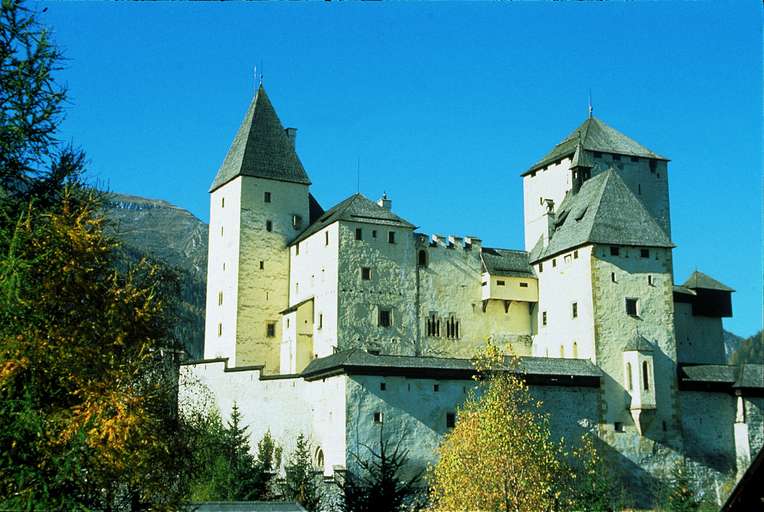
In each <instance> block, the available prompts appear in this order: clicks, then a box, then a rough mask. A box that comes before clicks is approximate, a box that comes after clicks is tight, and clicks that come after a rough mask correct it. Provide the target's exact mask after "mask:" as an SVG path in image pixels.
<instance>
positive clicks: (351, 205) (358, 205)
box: [289, 194, 415, 245]
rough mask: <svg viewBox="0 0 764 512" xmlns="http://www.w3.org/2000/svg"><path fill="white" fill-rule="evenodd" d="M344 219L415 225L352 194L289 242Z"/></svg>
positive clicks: (362, 197) (383, 223)
mask: <svg viewBox="0 0 764 512" xmlns="http://www.w3.org/2000/svg"><path fill="white" fill-rule="evenodd" d="M338 220H344V221H348V222H364V223H367V224H382V225H385V226H395V227H400V228H409V229H414V228H415V226H414V225H413V224H411V223H410V222H408V221H406V220H404V219H402V218H401V217H398V216H397V215H396V214H394V213H393V212H391V211H390V210H388V209H387V208H383V207H381V206H379V205H378V204H377V203H375V202H374V201H372V200H370V199H368V198H366V197H364V196H363V194H353V195H352V196H350V197H348V198H347V199H345V200H344V201H341V202H340V203H339V204H337V205H336V206H334V207H333V208H330V209H329V210H328V211H326V212H324V214H323V215H321V216H320V217H319V218H318V219H317V220H316V221H315V222H314V223H312V224H311V225H310V226H308V227H307V228H305V231H303V232H302V233H300V236H298V237H297V238H295V239H294V241H292V243H291V244H289V245H294V244H296V243H298V242H301V241H303V240H305V239H306V238H308V237H309V236H310V235H312V234H314V233H317V232H319V231H321V230H322V229H324V228H325V227H326V226H328V225H330V224H332V223H333V222H337V221H338Z"/></svg>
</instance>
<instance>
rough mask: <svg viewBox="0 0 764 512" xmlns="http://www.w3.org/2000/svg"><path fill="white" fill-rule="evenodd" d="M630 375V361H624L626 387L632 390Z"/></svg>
mask: <svg viewBox="0 0 764 512" xmlns="http://www.w3.org/2000/svg"><path fill="white" fill-rule="evenodd" d="M631 379H632V376H631V363H626V389H627V390H629V391H632V390H633V389H634V386H633V385H632V380H631Z"/></svg>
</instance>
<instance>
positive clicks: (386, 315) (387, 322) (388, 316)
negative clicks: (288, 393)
mask: <svg viewBox="0 0 764 512" xmlns="http://www.w3.org/2000/svg"><path fill="white" fill-rule="evenodd" d="M392 317H393V315H392V311H390V310H389V309H380V310H379V326H380V327H390V326H391V325H392V324H393V318H392Z"/></svg>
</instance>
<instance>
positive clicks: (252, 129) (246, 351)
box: [204, 85, 310, 373]
mask: <svg viewBox="0 0 764 512" xmlns="http://www.w3.org/2000/svg"><path fill="white" fill-rule="evenodd" d="M294 133H295V132H294V130H293V129H286V130H285V129H284V127H283V126H282V125H281V121H279V118H278V116H277V114H276V111H275V110H274V108H273V105H271V102H270V100H269V99H268V96H267V94H266V93H265V89H264V88H263V86H262V85H260V87H259V89H258V91H257V94H256V95H255V98H254V99H253V100H252V103H251V104H250V105H249V109H248V110H247V113H246V115H245V116H244V120H243V121H242V124H241V126H240V127H239V131H238V132H237V133H236V137H235V138H234V140H233V143H232V144H231V148H230V149H229V150H228V154H227V155H226V157H225V160H224V161H223V165H221V166H220V169H219V170H218V172H217V175H216V176H215V180H214V181H213V183H212V187H211V188H210V227H209V255H208V260H207V261H208V263H207V308H206V319H205V333H204V357H205V358H206V359H211V358H216V357H226V358H228V365H229V366H230V367H234V366H249V365H265V369H264V372H265V373H275V372H278V368H279V340H280V339H281V332H280V331H281V322H280V321H279V320H280V312H281V311H283V310H284V309H286V308H287V306H288V305H289V297H288V293H289V253H288V251H287V245H288V244H289V243H290V242H291V241H292V240H293V239H294V238H295V237H296V236H297V235H298V234H299V233H300V231H301V230H302V229H304V228H305V226H307V224H308V222H309V211H310V210H309V208H310V206H309V205H310V199H309V197H310V196H309V192H308V187H309V185H310V180H309V178H308V175H307V173H306V172H305V169H304V168H303V166H302V163H301V162H300V159H299V158H298V156H297V153H296V151H295V146H294Z"/></svg>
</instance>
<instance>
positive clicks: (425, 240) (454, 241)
mask: <svg viewBox="0 0 764 512" xmlns="http://www.w3.org/2000/svg"><path fill="white" fill-rule="evenodd" d="M414 237H415V239H416V246H417V248H420V247H429V248H433V249H434V248H441V249H462V250H465V251H471V250H472V249H480V248H481V247H482V245H483V241H482V240H481V239H480V238H478V237H476V236H456V235H439V234H432V235H428V234H426V233H414Z"/></svg>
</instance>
